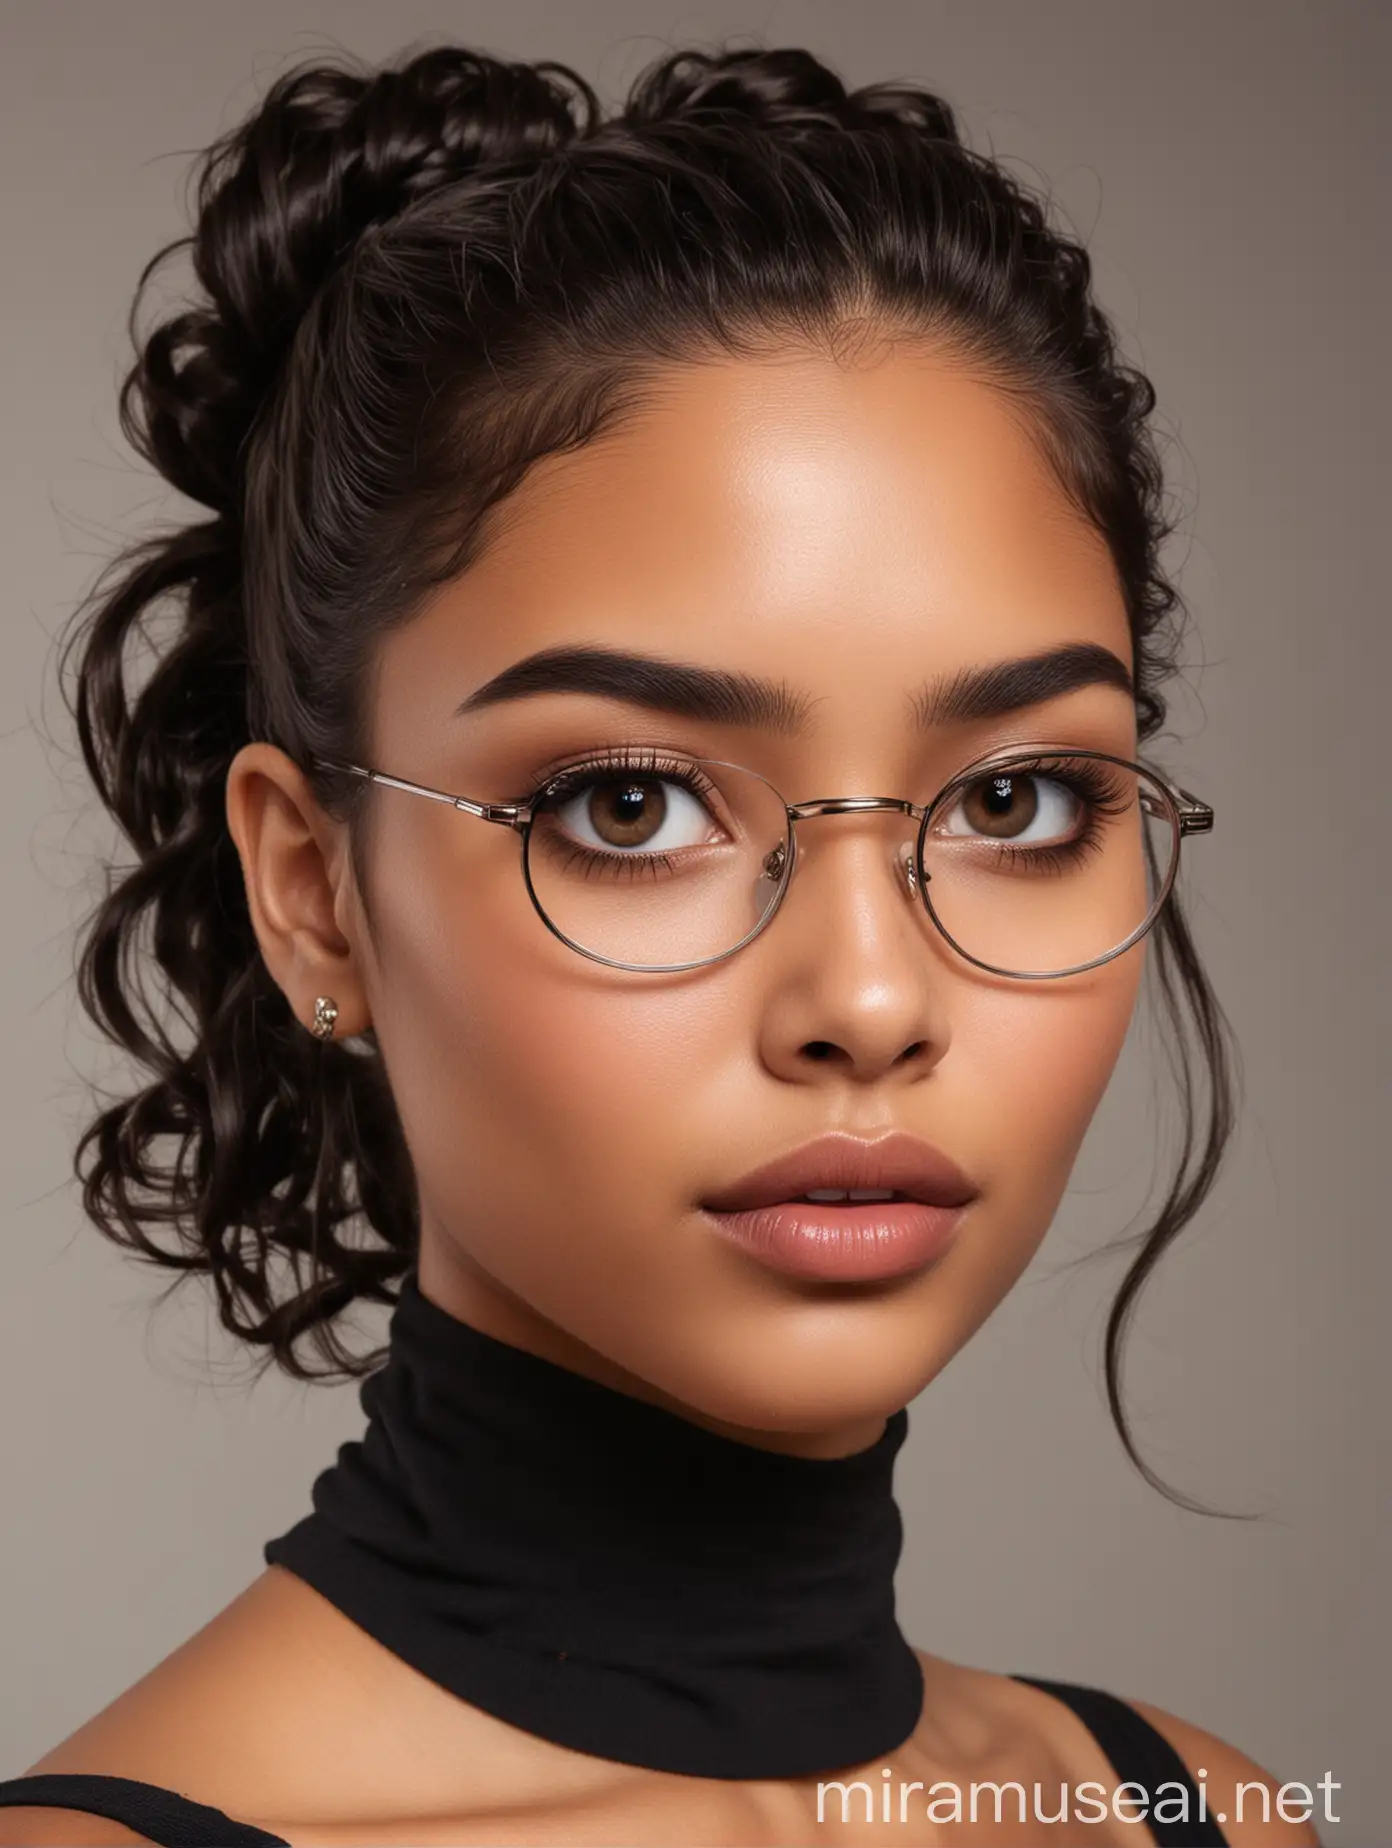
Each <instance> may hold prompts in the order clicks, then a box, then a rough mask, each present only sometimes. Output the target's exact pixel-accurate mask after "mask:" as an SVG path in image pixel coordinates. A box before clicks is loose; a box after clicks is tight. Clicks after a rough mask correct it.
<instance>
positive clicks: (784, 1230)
mask: <svg viewBox="0 0 1392 1848" xmlns="http://www.w3.org/2000/svg"><path fill="white" fill-rule="evenodd" d="M867 1192H872V1197H871V1198H869V1199H866V1198H863V1197H858V1196H863V1195H864V1194H866V1193H867ZM828 1194H830V1195H831V1196H832V1197H831V1198H827V1197H826V1196H827V1195H828ZM704 1211H705V1213H706V1215H707V1217H708V1219H709V1220H710V1222H711V1225H712V1226H713V1228H714V1230H715V1231H716V1233H717V1234H718V1235H719V1236H720V1237H721V1238H723V1239H725V1240H727V1241H728V1242H729V1243H730V1244H732V1245H734V1246H736V1247H738V1248H739V1249H740V1250H741V1251H742V1252H744V1253H745V1255H746V1256H748V1257H750V1258H753V1259H755V1260H756V1261H757V1262H758V1263H759V1264H760V1265H762V1266H763V1267H764V1268H766V1269H769V1270H773V1271H778V1272H780V1273H782V1274H783V1275H784V1276H788V1277H801V1278H807V1279H810V1280H814V1281H820V1282H824V1283H883V1282H886V1281H888V1280H890V1279H892V1278H896V1277H906V1276H911V1275H913V1274H915V1273H917V1272H920V1271H924V1270H926V1269H927V1268H928V1267H929V1266H930V1265H932V1264H935V1263H936V1262H937V1261H938V1260H939V1259H940V1258H941V1257H942V1256H943V1255H944V1254H945V1253H946V1251H947V1250H948V1249H949V1248H950V1246H951V1245H952V1244H953V1243H954V1242H955V1240H956V1236H957V1231H958V1227H959V1225H960V1223H961V1220H962V1218H963V1215H964V1213H965V1211H966V1209H965V1208H964V1207H954V1206H929V1205H927V1204H925V1203H924V1202H923V1201H922V1200H912V1199H909V1198H907V1197H906V1196H905V1195H903V1194H897V1193H893V1192H889V1193H886V1191H885V1190H884V1189H880V1188H876V1189H874V1190H869V1189H864V1188H855V1189H840V1188H837V1189H831V1188H819V1189H817V1191H816V1192H815V1193H814V1194H811V1195H804V1196H799V1197H796V1198H793V1199H789V1200H779V1201H774V1202H772V1203H770V1204H768V1205H765V1206H756V1207H745V1208H743V1209H741V1210H737V1211H731V1212H721V1211H718V1210H717V1209H716V1208H714V1207H706V1208H705V1209H704Z"/></svg>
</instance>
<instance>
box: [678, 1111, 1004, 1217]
mask: <svg viewBox="0 0 1392 1848" xmlns="http://www.w3.org/2000/svg"><path fill="white" fill-rule="evenodd" d="M831 1188H836V1189H841V1190H845V1191H848V1192H849V1191H852V1190H868V1189H876V1190H881V1191H891V1192H893V1193H895V1194H897V1195H899V1196H900V1198H901V1199H904V1200H916V1201H919V1202H921V1203H922V1204H923V1205H925V1206H942V1207H958V1206H966V1205H967V1204H968V1203H969V1202H970V1201H972V1200H974V1199H975V1198H976V1196H977V1193H978V1191H979V1190H978V1189H977V1188H976V1187H975V1186H974V1185H973V1183H972V1182H971V1181H970V1180H969V1179H968V1178H967V1176H966V1175H965V1174H963V1172H962V1170H961V1169H960V1168H959V1167H958V1166H957V1165H956V1163H955V1162H953V1161H952V1160H950V1159H949V1157H948V1156H946V1155H944V1154H943V1152H942V1151H941V1149H935V1148H934V1147H933V1146H932V1144H931V1143H928V1142H923V1141H921V1140H920V1139H919V1138H918V1137H917V1136H910V1135H908V1134H906V1133H905V1132H904V1131H902V1130H896V1131H895V1132H894V1133H893V1134H891V1135H888V1136H881V1137H879V1138H878V1139H877V1140H876V1141H874V1142H867V1141H865V1140H864V1139H863V1138H862V1137H860V1136H850V1135H829V1136H821V1137H819V1138H818V1139H817V1140H816V1141H815V1142H808V1143H805V1144H804V1145H803V1147H801V1148H799V1149H794V1150H793V1151H792V1152H791V1153H790V1154H787V1155H780V1156H778V1157H777V1158H776V1159H775V1160H774V1161H770V1162H766V1163H765V1164H764V1165H763V1166H762V1167H760V1168H755V1169H754V1170H752V1172H750V1173H749V1174H746V1175H743V1176H741V1178H740V1179H739V1180H737V1181H735V1182H733V1183H732V1184H731V1185H730V1186H729V1187H726V1188H722V1189H721V1191H720V1192H718V1193H714V1194H711V1195H710V1196H709V1197H708V1198H707V1199H705V1200H703V1201H702V1202H701V1204H702V1205H703V1206H705V1207H707V1208H709V1209H710V1211H712V1212H716V1213H738V1212H746V1211H748V1210H750V1209H751V1208H756V1207H762V1206H776V1205H780V1204H783V1203H785V1202H787V1201H792V1200H798V1199H801V1198H802V1196H803V1195H804V1194H809V1193H819V1192H822V1191H824V1190H826V1189H831ZM840 1204H841V1206H842V1207H843V1209H844V1208H845V1207H848V1206H855V1205H856V1204H857V1203H856V1202H855V1201H854V1200H847V1201H843V1202H841V1203H840ZM862 1210H868V1209H862Z"/></svg>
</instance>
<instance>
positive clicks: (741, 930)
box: [323, 747, 1213, 981]
mask: <svg viewBox="0 0 1392 1848" xmlns="http://www.w3.org/2000/svg"><path fill="white" fill-rule="evenodd" d="M323 767H324V768H326V769H330V770H339V771H343V772H346V773H348V774H351V775H353V776H359V777H365V778H367V779H368V780H369V781H371V782H374V783H380V784H382V785H383V786H384V787H386V788H388V789H401V790H405V791H406V792H407V793H408V794H409V795H416V796H428V797H429V798H430V799H431V800H432V801H434V802H447V803H449V804H450V805H451V806H452V807H453V808H456V809H459V810H461V811H462V812H463V813H465V814H467V815H473V816H476V817H477V818H478V819H479V820H480V821H490V822H496V823H498V824H499V825H500V826H502V827H506V828H513V829H515V830H516V831H517V833H518V834H520V835H521V837H522V876H523V880H524V881H525V884H526V887H527V891H528V893H529V894H530V897H531V900H532V903H533V905H534V906H535V907H536V910H537V913H538V915H539V917H540V918H541V921H542V923H543V924H545V925H546V927H547V929H548V930H550V931H551V932H552V933H553V934H554V935H555V936H557V937H559V938H560V940H561V942H562V943H564V944H566V945H568V946H569V948H571V949H572V950H575V951H577V952H578V953H579V954H580V955H581V956H586V957H589V958H590V959H591V960H592V961H594V962H599V963H605V964H607V965H608V966H609V967H611V968H616V969H631V970H636V971H642V972H647V973H652V974H676V973H678V972H680V971H682V970H686V969H697V968H701V967H702V966H703V965H705V964H707V963H713V962H720V961H721V960H722V959H723V958H725V957H727V956H733V955H734V953H735V952H736V951H737V950H741V949H743V948H744V946H745V945H746V944H748V943H752V942H753V940H754V938H755V937H757V936H758V935H759V933H760V932H761V931H763V930H765V929H766V928H767V927H768V925H769V924H770V923H771V922H772V920H773V918H774V916H775V915H776V914H777V911H778V908H779V906H780V905H781V904H782V902H783V899H784V897H785V895H786V894H787V891H788V887H789V884H790V883H791V880H792V876H793V871H794V869H795V867H796V865H797V824H798V823H799V822H801V821H807V820H809V819H811V818H812V817H813V816H818V815H848V814H866V813H869V812H871V811H874V810H879V809H890V810H895V811H897V812H898V813H900V814H902V815H905V816H907V817H909V818H910V819H911V820H913V821H915V822H916V823H917V824H918V827H917V833H916V836H915V838H914V840H913V841H912V842H908V843H901V845H900V847H899V849H898V852H897V854H896V864H897V867H898V872H899V875H900V877H901V879H902V881H903V884H904V886H905V888H906V891H907V894H908V896H909V898H910V899H914V900H916V901H921V902H922V904H923V906H924V908H925V909H926V911H927V913H928V915H929V917H930V918H931V919H932V921H933V923H934V924H935V925H936V926H937V928H938V930H939V931H940V932H941V933H942V935H943V936H944V937H945V938H946V940H947V942H948V943H949V944H950V945H951V946H952V948H953V949H954V950H955V951H956V952H957V954H958V955H959V956H962V957H964V958H965V959H966V961H967V962H969V963H972V964H974V965H975V966H976V967H977V968H980V969H985V970H988V971H989V972H990V973H992V974H995V975H1005V976H1011V977H1014V978H1016V979H1017V980H1021V981H1042V980H1053V979H1055V978H1056V977H1059V976H1065V975H1077V974H1080V973H1081V972H1082V971H1083V970H1085V969H1093V968H1096V967H1097V966H1098V965H1099V964H1100V963H1105V962H1110V961H1111V959H1112V958H1113V957H1114V956H1120V955H1121V953H1122V952H1123V951H1124V950H1127V949H1130V947H1131V946H1132V944H1134V943H1137V942H1138V941H1139V940H1140V939H1141V938H1142V937H1143V936H1144V935H1145V934H1146V932H1147V931H1148V930H1149V929H1150V928H1151V926H1152V925H1153V924H1154V922H1155V920H1156V918H1157V917H1158V916H1159V915H1160V911H1161V909H1162V907H1163V906H1164V904H1165V901H1166V899H1167V898H1168V896H1169V893H1170V889H1171V887H1172V886H1173V884H1174V880H1175V875H1176V873H1177V871H1178V869H1179V843H1180V839H1181V837H1182V836H1183V835H1185V834H1200V833H1207V832H1208V831H1209V830H1210V829H1211V828H1212V827H1213V810H1212V808H1210V807H1209V805H1208V804H1207V803H1206V802H1202V801H1200V800H1199V798H1198V797H1197V796H1194V795H1191V794H1190V792H1189V791H1188V790H1185V789H1180V788H1179V787H1178V786H1177V785H1176V784H1174V783H1171V782H1170V781H1168V780H1167V779H1166V778H1165V777H1164V776H1162V775H1161V774H1160V773H1159V772H1158V771H1157V770H1155V769H1152V768H1149V767H1147V766H1144V765H1142V764H1139V763H1133V762H1131V761H1129V760H1128V759H1126V758H1122V757H1113V756H1110V755H1108V754H1107V753H1106V752H1104V751H1081V750H1078V751H1075V750H1052V749H1051V750H1043V751H1041V750H1035V749H1028V750H1027V749H1024V748H1017V749H1012V750H1009V751H1005V752H1002V753H996V754H992V755H990V756H988V757H984V758H979V759H977V760H975V761H974V762H972V763H971V764H969V765H968V766H967V768H966V769H964V770H963V771H961V772H960V773H959V774H958V775H956V776H954V777H953V779H952V781H951V782H949V783H947V784H946V785H945V786H944V787H943V788H942V789H941V790H940V791H939V792H938V794H937V795H935V796H934V797H933V798H932V799H931V800H930V801H928V802H926V803H922V804H919V803H915V802H910V801H907V800H904V799H902V798H900V797H898V796H829V797H823V798H819V799H818V800H816V801H811V802H796V803H790V802H787V801H785V800H784V798H783V797H782V795H780V794H779V792H778V790H776V789H775V788H774V786H773V785H772V783H770V782H769V781H768V780H767V778H766V777H763V776H761V775H760V774H759V773H758V772H757V771H755V770H748V769H745V768H744V767H743V766H742V765H739V764H734V763H727V762H725V761H723V760H721V759H719V758H709V757H687V756H684V755H682V754H680V753H678V754H675V755H672V754H668V753H666V752H662V751H657V750H654V749H651V748H649V747H642V748H633V747H624V748H623V749H621V750H618V751H616V752H605V753H603V754H601V755H598V756H592V757H589V758H587V759H585V760H584V761H582V762H579V763H576V764H571V765H568V766H566V768H564V769H563V770H561V771H560V772H559V773H557V774H555V775H552V776H550V777H548V778H547V780H546V781H545V783H543V784H542V785H541V787H540V788H538V789H537V790H536V791H534V792H533V793H532V794H531V795H530V796H529V797H528V798H527V799H526V800H525V801H522V802H475V801H471V800H470V799H469V798H468V797H467V796H457V795H452V794H450V793H449V792H448V791H446V790H442V789H432V788H430V787H428V786H427V785H426V784H423V783H413V782H410V781H408V780H407V779H406V778H404V777H396V776H388V775H386V774H385V773H384V772H383V771H380V770H370V769H365V768H363V767H362V766H361V765H359V764H348V763H332V762H324V764H323Z"/></svg>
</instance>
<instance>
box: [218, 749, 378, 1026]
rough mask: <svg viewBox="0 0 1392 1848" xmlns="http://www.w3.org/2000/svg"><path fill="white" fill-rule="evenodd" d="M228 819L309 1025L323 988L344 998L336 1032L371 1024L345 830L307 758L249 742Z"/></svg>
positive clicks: (268, 940) (285, 988) (295, 1006)
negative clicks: (313, 783) (322, 796)
mask: <svg viewBox="0 0 1392 1848" xmlns="http://www.w3.org/2000/svg"><path fill="white" fill-rule="evenodd" d="M227 825H228V827H229V829H230V830H231V833H232V838H233V840H234V841H235V842H236V844H237V852H238V854H239V855H240V856H241V862H242V878H243V880H244V882H245V885H246V894H247V905H248V908H249V909H250V912H251V921H252V926H253V928H254V929H255V931H256V937H257V941H258V942H259V944H260V945H261V954H262V956H263V958H264V959H265V963H266V967H267V968H268V969H269V970H270V973H271V977H272V979H273V980H274V981H275V983H276V985H277V987H278V988H280V989H281V991H282V992H283V993H284V995H285V998H286V1000H287V1001H289V1003H290V1007H291V1010H292V1011H293V1012H294V1014H295V1016H296V1017H297V1019H299V1020H300V1021H301V1022H302V1023H303V1024H304V1025H305V1026H306V1027H308V1025H309V1023H310V1021H311V1020H312V1019H313V1018H314V1002H315V998H316V996H318V995H328V996H331V997H332V999H333V1000H334V1001H335V1002H336V1003H337V1004H338V1021H337V1024H336V1027H335V1037H336V1038H339V1039H342V1038H345V1037H348V1036H350V1035H352V1034H354V1033H361V1032H363V1030H364V1029H365V1028H367V1027H370V1026H371V1025H372V1016H371V1012H370V1010H369V1007H368V1001H367V992H366V987H365V985H364V982H363V975H362V958H361V953H360V951H359V949H358V947H357V944H358V941H359V938H360V932H361V914H360V909H359V907H358V906H357V904H356V902H355V901H356V898H357V893H356V890H355V887H354V883H353V874H352V866H351V863H350V860H349V855H348V839H347V833H346V831H345V829H344V827H343V824H342V823H341V822H336V821H333V820H332V819H330V817H329V816H327V815H326V814H325V813H324V811H323V809H322V808H321V807H320V806H319V803H318V801H317V799H316V798H315V795H314V792H313V790H312V789H311V788H310V785H309V780H308V778H307V777H306V776H305V774H304V772H303V771H302V770H301V769H300V767H299V765H298V764H296V763H295V762H294V760H293V759H292V758H290V757H287V756H286V754H285V752H284V751H282V750H279V749H277V747H276V746H275V745H272V744H248V745H244V746H243V747H242V749H241V750H240V751H238V753H237V755H236V756H235V757H234V758H233V760H232V763H231V766H230V768H229V769H228V772H227Z"/></svg>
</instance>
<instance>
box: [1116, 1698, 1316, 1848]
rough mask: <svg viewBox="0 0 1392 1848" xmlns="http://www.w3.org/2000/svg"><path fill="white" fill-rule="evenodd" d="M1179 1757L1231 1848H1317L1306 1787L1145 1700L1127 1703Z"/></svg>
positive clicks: (1313, 1796)
mask: <svg viewBox="0 0 1392 1848" xmlns="http://www.w3.org/2000/svg"><path fill="white" fill-rule="evenodd" d="M1130 1704H1131V1706H1133V1707H1134V1708H1135V1709H1136V1711H1137V1713H1139V1714H1140V1715H1141V1717H1142V1718H1143V1719H1146V1720H1149V1721H1150V1723H1151V1725H1152V1726H1153V1727H1154V1728H1155V1730H1156V1731H1157V1732H1159V1733H1162V1734H1163V1735H1164V1737H1165V1738H1166V1739H1168V1740H1169V1742H1170V1744H1171V1745H1172V1746H1173V1747H1174V1748H1175V1750H1176V1751H1177V1752H1178V1753H1179V1755H1180V1757H1181V1758H1182V1759H1183V1760H1184V1763H1185V1765H1186V1766H1187V1768H1188V1770H1189V1774H1190V1776H1191V1777H1193V1778H1194V1779H1195V1780H1196V1781H1199V1780H1201V1781H1202V1783H1203V1786H1204V1792H1205V1796H1206V1799H1207V1803H1208V1811H1209V1814H1210V1815H1211V1816H1213V1817H1214V1818H1215V1819H1216V1820H1217V1821H1218V1822H1219V1825H1220V1827H1221V1828H1222V1830H1223V1833H1224V1834H1225V1835H1226V1836H1227V1838H1228V1841H1229V1842H1230V1843H1231V1844H1232V1848H1319V1839H1320V1838H1319V1836H1318V1835H1317V1834H1316V1833H1315V1829H1314V1827H1313V1824H1312V1823H1311V1822H1309V1821H1308V1820H1305V1818H1307V1817H1308V1816H1310V1815H1311V1814H1312V1813H1313V1809H1314V1805H1315V1804H1316V1803H1317V1802H1318V1798H1317V1796H1316V1793H1315V1792H1314V1791H1312V1790H1311V1789H1310V1787H1309V1786H1308V1785H1306V1784H1299V1783H1284V1782H1283V1781H1282V1780H1281V1779H1280V1778H1278V1777H1275V1776H1274V1775H1273V1774H1272V1773H1271V1772H1270V1771H1268V1770H1266V1769H1265V1768H1264V1767H1263V1766H1262V1765H1259V1764H1258V1763H1257V1762H1256V1760H1255V1759H1254V1758H1249V1757H1248V1756H1247V1754H1246V1753H1245V1752H1242V1751H1239V1750H1238V1748H1237V1747H1236V1746H1235V1745H1230V1744H1229V1743H1228V1742H1227V1740H1226V1739H1220V1738H1219V1737H1218V1735H1217V1734H1216V1733H1211V1732H1207V1731H1206V1730H1205V1729H1204V1728H1203V1727H1202V1726H1195V1725H1194V1724H1193V1723H1192V1722H1191V1721H1189V1720H1182V1719H1180V1718H1179V1717H1178V1715H1177V1714H1173V1713H1167V1712H1166V1711H1165V1709H1164V1708H1163V1707H1156V1706H1153V1705H1152V1704H1151V1703H1150V1702H1149V1701H1145V1700H1132V1701H1131V1702H1130Z"/></svg>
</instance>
